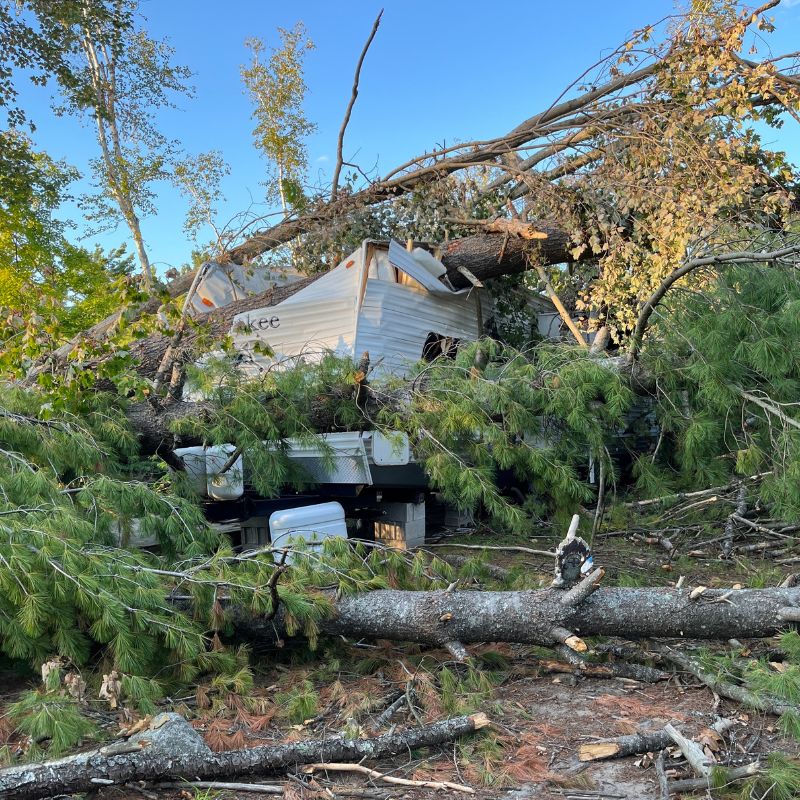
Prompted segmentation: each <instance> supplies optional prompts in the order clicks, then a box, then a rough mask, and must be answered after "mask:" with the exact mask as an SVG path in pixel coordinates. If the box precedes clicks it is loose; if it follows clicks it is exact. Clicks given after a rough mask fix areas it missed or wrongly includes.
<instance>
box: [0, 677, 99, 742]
mask: <svg viewBox="0 0 800 800" xmlns="http://www.w3.org/2000/svg"><path fill="white" fill-rule="evenodd" d="M8 716H9V718H10V720H11V721H12V722H13V723H14V724H16V725H17V729H18V730H19V732H20V733H22V734H25V735H26V736H29V737H30V738H31V740H32V741H33V742H34V743H36V744H37V745H38V744H41V743H42V742H47V752H48V754H49V755H54V756H55V755H59V754H61V753H63V752H65V751H66V750H69V749H70V748H71V747H74V746H75V745H77V744H79V743H80V742H81V741H84V740H86V739H89V738H94V737H96V736H97V735H98V730H97V726H96V725H95V724H94V723H93V722H91V721H90V720H88V719H87V718H86V717H85V716H84V715H83V714H82V713H81V709H80V706H79V704H78V701H77V700H75V699H73V698H71V697H64V696H62V695H60V694H57V693H55V692H25V693H24V694H23V695H22V696H21V697H20V699H19V700H18V701H17V702H15V703H12V705H11V706H9V708H8Z"/></svg>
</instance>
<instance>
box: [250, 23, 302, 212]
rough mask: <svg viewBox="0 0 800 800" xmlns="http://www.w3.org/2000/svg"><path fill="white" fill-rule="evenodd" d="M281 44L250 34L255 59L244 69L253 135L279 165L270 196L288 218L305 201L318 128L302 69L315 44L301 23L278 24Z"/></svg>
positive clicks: (271, 181)
mask: <svg viewBox="0 0 800 800" xmlns="http://www.w3.org/2000/svg"><path fill="white" fill-rule="evenodd" d="M278 33H279V35H280V40H281V44H280V47H273V48H270V54H269V56H268V58H267V59H266V60H265V53H266V47H265V45H264V42H263V41H262V40H261V39H257V38H251V39H248V40H247V41H246V42H245V45H246V46H247V47H248V48H250V50H251V51H252V58H251V60H250V64H249V65H248V66H246V67H242V70H241V74H242V80H243V81H244V85H245V87H246V89H247V92H248V94H249V95H250V99H251V101H252V102H253V119H254V120H255V121H256V127H255V128H254V129H253V139H254V141H255V146H256V148H257V149H258V150H259V152H260V153H261V154H262V155H263V156H264V157H265V158H266V159H267V161H268V162H269V163H270V165H271V166H272V167H273V169H274V174H273V175H271V176H270V178H269V180H268V182H267V197H268V198H269V199H271V200H279V201H280V204H281V209H282V210H283V215H284V217H288V216H289V213H290V210H291V207H292V206H297V205H298V201H302V197H303V189H302V183H303V179H304V177H305V173H306V169H307V167H308V152H307V150H306V145H305V141H304V140H305V138H306V137H307V136H308V135H309V134H311V133H313V132H314V131H315V130H316V125H315V124H314V123H313V122H310V121H309V120H308V119H307V118H306V116H305V112H304V111H303V100H304V99H305V95H306V91H307V89H308V87H307V86H306V82H305V77H304V74H303V69H304V64H303V62H304V59H305V56H306V54H307V53H308V52H309V51H311V50H313V49H314V43H313V42H312V41H311V40H310V39H309V38H308V37H307V36H306V30H305V26H304V25H303V23H302V22H298V23H297V24H296V25H295V26H294V28H292V29H291V30H286V29H285V28H278Z"/></svg>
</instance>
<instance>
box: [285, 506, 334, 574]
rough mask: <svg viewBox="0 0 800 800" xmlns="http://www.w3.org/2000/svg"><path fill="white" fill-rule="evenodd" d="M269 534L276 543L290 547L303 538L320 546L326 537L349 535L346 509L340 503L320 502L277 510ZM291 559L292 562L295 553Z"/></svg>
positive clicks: (313, 545)
mask: <svg viewBox="0 0 800 800" xmlns="http://www.w3.org/2000/svg"><path fill="white" fill-rule="evenodd" d="M269 535H270V540H271V541H272V545H273V546H274V547H288V546H290V545H291V543H292V541H293V540H295V541H296V540H298V539H302V540H304V541H306V542H309V543H310V544H311V549H313V550H319V549H320V547H321V546H322V542H324V541H325V539H330V538H331V537H334V536H338V537H340V538H343V539H346V538H347V525H346V523H345V521H344V509H343V508H342V506H341V505H340V504H339V503H318V504H317V505H313V506H303V507H301V508H288V509H286V510H284V511H275V512H273V513H272V514H271V515H270V518H269ZM315 545H316V546H315ZM287 561H288V562H289V563H291V561H292V559H291V556H290V557H289V558H288V559H287Z"/></svg>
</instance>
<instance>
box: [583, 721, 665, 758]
mask: <svg viewBox="0 0 800 800" xmlns="http://www.w3.org/2000/svg"><path fill="white" fill-rule="evenodd" d="M671 744H672V739H671V738H670V735H669V734H668V733H667V732H666V731H665V730H663V729H662V730H660V731H653V732H652V733H632V734H630V735H628V736H618V737H617V738H616V739H611V740H609V741H603V742H587V743H586V744H582V745H581V746H580V749H579V750H578V758H579V759H580V760H581V761H601V760H603V759H606V758H625V756H633V755H637V754H638V753H651V752H655V751H656V750H663V749H664V748H665V747H669V746H670V745H671Z"/></svg>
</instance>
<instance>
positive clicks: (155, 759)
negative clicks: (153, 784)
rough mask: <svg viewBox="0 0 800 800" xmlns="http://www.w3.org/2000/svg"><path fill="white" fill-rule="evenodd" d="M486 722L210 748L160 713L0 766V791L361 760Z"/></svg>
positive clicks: (36, 791)
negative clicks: (78, 745)
mask: <svg viewBox="0 0 800 800" xmlns="http://www.w3.org/2000/svg"><path fill="white" fill-rule="evenodd" d="M487 725H489V720H488V719H487V718H486V716H485V715H484V714H473V715H472V716H466V717H456V718H454V719H448V720H442V721H441V722H435V723H433V724H431V725H422V726H420V727H417V728H410V729H407V730H405V731H401V732H399V733H390V734H386V735H384V736H378V737H376V738H374V739H345V738H344V737H341V736H336V737H330V738H326V739H312V740H308V741H304V742H293V743H291V744H283V745H268V746H263V747H252V748H244V749H242V750H229V751H225V752H221V753H215V752H213V751H212V750H211V749H210V748H209V747H208V746H207V745H206V743H205V742H204V741H203V740H202V738H201V737H200V735H199V734H198V733H197V731H195V730H194V729H193V728H192V727H191V726H190V725H189V724H188V723H187V722H186V720H185V719H183V717H181V716H180V715H178V714H161V715H159V716H158V717H156V718H155V719H154V720H153V722H152V723H151V725H150V728H149V729H148V730H146V731H143V732H141V733H137V734H136V735H134V736H132V737H131V738H130V739H129V740H128V741H127V742H126V743H125V746H124V747H121V748H120V747H118V746H115V745H111V746H107V747H101V748H99V749H97V750H90V751H89V752H86V753H78V754H77V755H72V756H67V757H66V758H62V759H59V760H57V761H49V762H46V763H41V764H24V765H21V766H15V767H9V768H7V769H4V770H0V798H3V799H4V800H5V799H6V798H7V800H12V798H13V800H34V798H40V797H49V796H52V795H55V794H74V793H77V792H88V791H89V790H91V789H95V788H97V787H98V786H109V785H112V784H123V783H126V782H128V781H135V780H159V779H162V778H174V779H180V778H188V779H190V780H196V779H203V778H213V777H216V776H238V775H250V774H253V773H266V772H274V771H279V770H283V769H285V768H287V767H294V766H295V765H297V764H314V763H317V762H320V761H357V762H358V761H361V760H363V759H377V758H383V757H385V756H390V755H396V754H398V753H405V752H408V751H409V750H412V749H414V748H417V747H428V746H432V745H438V744H442V743H444V742H450V741H452V740H453V739H455V738H457V737H459V736H464V735H467V734H470V733H474V732H475V731H478V730H480V729H481V728H485V727H486V726H487Z"/></svg>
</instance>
